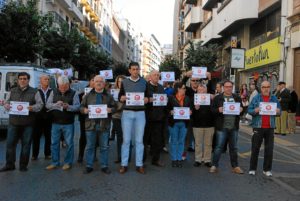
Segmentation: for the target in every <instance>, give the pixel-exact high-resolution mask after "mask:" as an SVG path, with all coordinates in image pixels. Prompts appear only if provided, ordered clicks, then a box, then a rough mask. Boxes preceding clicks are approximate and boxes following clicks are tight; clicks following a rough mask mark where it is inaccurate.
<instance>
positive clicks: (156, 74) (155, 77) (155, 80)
mask: <svg viewBox="0 0 300 201" xmlns="http://www.w3.org/2000/svg"><path fill="white" fill-rule="evenodd" d="M159 76H160V75H159V72H158V71H154V72H152V73H151V75H150V79H151V82H152V83H153V84H157V83H158V81H159Z"/></svg>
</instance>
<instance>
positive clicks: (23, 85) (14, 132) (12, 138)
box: [0, 72, 43, 172]
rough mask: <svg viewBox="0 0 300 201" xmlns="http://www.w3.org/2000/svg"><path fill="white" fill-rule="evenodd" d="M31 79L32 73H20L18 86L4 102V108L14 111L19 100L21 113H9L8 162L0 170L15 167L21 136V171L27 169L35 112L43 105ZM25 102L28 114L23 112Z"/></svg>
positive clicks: (18, 107)
mask: <svg viewBox="0 0 300 201" xmlns="http://www.w3.org/2000/svg"><path fill="white" fill-rule="evenodd" d="M29 80H30V75H29V74H28V73H26V72H21V73H19V74H18V86H17V87H15V88H12V89H11V92H10V94H9V96H8V99H7V101H6V102H5V104H4V108H5V109H6V110H8V111H11V112H12V110H14V107H15V104H16V102H19V105H18V106H17V110H18V111H19V114H18V112H14V113H11V114H10V115H9V126H8V131H7V144H6V164H5V166H4V167H3V168H1V169H0V172H4V171H10V170H14V169H15V162H16V146H17V143H18V140H19V138H20V139H21V144H22V148H21V153H20V166H19V169H20V171H27V166H28V162H29V155H30V147H31V140H32V130H33V126H34V121H35V114H34V112H38V111H40V110H41V109H42V107H43V102H42V99H41V97H40V94H39V93H38V92H37V90H36V89H34V88H32V87H30V86H29ZM14 101H15V102H14ZM21 102H22V103H21ZM23 103H24V104H27V103H28V104H29V106H28V108H27V109H28V111H29V112H28V114H26V112H24V113H23V111H25V110H26V109H25V108H24V104H23ZM21 113H23V114H21Z"/></svg>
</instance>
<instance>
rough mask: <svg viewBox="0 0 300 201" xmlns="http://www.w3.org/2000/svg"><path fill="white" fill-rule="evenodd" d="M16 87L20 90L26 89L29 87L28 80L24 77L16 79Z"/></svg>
mask: <svg viewBox="0 0 300 201" xmlns="http://www.w3.org/2000/svg"><path fill="white" fill-rule="evenodd" d="M18 85H19V86H20V88H21V89H23V88H25V87H27V86H28V85H29V79H28V77H27V76H26V75H24V76H19V77H18Z"/></svg>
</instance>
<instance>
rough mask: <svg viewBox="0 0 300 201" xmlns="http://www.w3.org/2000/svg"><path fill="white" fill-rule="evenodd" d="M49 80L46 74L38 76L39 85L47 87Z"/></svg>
mask: <svg viewBox="0 0 300 201" xmlns="http://www.w3.org/2000/svg"><path fill="white" fill-rule="evenodd" d="M49 80H50V78H49V76H46V75H44V76H42V77H41V78H40V84H41V87H42V88H47V87H48V86H49Z"/></svg>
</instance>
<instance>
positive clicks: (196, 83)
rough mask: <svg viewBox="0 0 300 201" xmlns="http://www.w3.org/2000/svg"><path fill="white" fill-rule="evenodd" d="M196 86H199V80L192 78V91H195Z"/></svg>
mask: <svg viewBox="0 0 300 201" xmlns="http://www.w3.org/2000/svg"><path fill="white" fill-rule="evenodd" d="M198 85H199V80H198V79H196V78H192V79H191V87H192V88H193V89H197V87H198Z"/></svg>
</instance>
